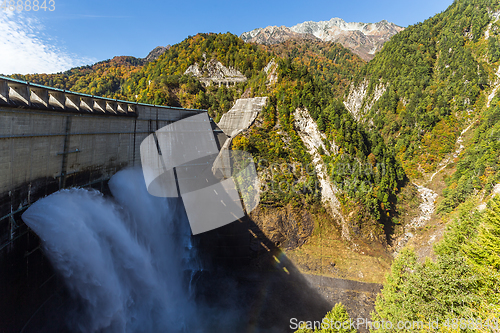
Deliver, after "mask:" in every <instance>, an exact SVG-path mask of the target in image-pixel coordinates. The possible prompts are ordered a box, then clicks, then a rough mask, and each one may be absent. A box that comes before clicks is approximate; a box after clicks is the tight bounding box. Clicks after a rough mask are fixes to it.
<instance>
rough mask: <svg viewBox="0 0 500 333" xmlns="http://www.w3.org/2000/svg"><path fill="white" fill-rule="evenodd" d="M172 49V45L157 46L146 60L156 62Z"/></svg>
mask: <svg viewBox="0 0 500 333" xmlns="http://www.w3.org/2000/svg"><path fill="white" fill-rule="evenodd" d="M169 48H170V45H167V46H157V47H155V48H154V49H153V50H152V51H151V52H149V54H148V55H147V57H146V58H144V60H145V61H147V62H149V61H154V60H156V59H158V58H159V57H160V56H161V55H162V54H163V53H165V51H167V50H168V49H169Z"/></svg>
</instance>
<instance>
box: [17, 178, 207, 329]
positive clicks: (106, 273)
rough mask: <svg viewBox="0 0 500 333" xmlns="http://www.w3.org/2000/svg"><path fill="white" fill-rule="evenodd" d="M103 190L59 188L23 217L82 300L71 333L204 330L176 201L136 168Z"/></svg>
mask: <svg viewBox="0 0 500 333" xmlns="http://www.w3.org/2000/svg"><path fill="white" fill-rule="evenodd" d="M109 188H110V190H111V192H112V195H113V196H112V197H104V196H103V194H102V193H100V192H98V191H95V190H87V189H77V188H74V189H65V190H61V191H59V192H56V193H54V194H52V195H50V196H47V197H45V198H43V199H41V200H39V201H37V202H36V203H34V204H33V205H32V206H31V207H30V208H29V209H28V210H27V211H26V212H25V213H24V214H23V216H22V218H23V220H24V221H25V223H26V224H27V225H28V226H29V227H30V228H31V229H32V230H33V231H34V232H36V234H37V235H38V236H39V237H40V239H41V242H42V247H43V250H44V252H45V254H46V256H47V257H48V258H49V260H50V261H51V262H52V264H53V266H54V268H55V269H56V271H57V272H58V273H59V274H60V275H61V276H62V277H63V279H64V281H65V284H66V286H67V288H68V290H69V292H70V293H71V295H72V296H73V298H74V299H76V300H78V301H79V303H80V304H81V306H80V307H79V308H80V310H79V311H80V312H79V313H78V314H75V315H74V316H72V318H73V319H72V320H71V322H70V323H68V325H70V329H71V331H80V332H203V331H204V328H203V326H204V325H205V324H206V323H203V320H201V319H200V316H199V314H200V312H199V309H198V308H197V305H196V303H195V300H194V295H193V291H192V288H193V286H192V283H193V281H195V280H196V279H197V277H196V273H197V271H199V270H200V269H201V266H200V263H199V262H198V260H197V255H196V246H194V245H193V243H192V240H191V231H190V228H189V223H188V221H187V217H186V216H185V212H184V209H183V206H182V204H181V203H180V201H179V200H178V199H172V198H170V199H169V198H157V197H153V196H151V195H150V194H148V192H147V190H146V187H145V182H144V178H143V176H142V172H141V171H140V170H137V169H127V170H123V171H120V172H118V173H117V174H115V175H114V176H113V177H112V178H111V180H110V181H109ZM204 312H206V311H204Z"/></svg>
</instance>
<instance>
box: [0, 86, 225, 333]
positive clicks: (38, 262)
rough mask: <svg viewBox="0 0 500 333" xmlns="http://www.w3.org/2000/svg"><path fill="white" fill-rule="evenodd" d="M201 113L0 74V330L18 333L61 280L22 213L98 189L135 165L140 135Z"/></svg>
mask: <svg viewBox="0 0 500 333" xmlns="http://www.w3.org/2000/svg"><path fill="white" fill-rule="evenodd" d="M200 113H206V110H196V109H183V108H175V107H165V106H158V105H149V104H141V103H132V102H127V101H120V100H115V99H108V98H101V97H97V96H91V95H85V94H79V93H74V92H71V91H65V90H60V89H55V88H51V87H46V86H41V85H37V84H33V83H28V82H24V81H19V80H14V79H11V78H6V77H0V272H1V273H0V332H16V331H21V329H22V328H23V325H25V323H26V322H28V321H29V320H30V318H31V317H32V316H33V315H34V314H35V313H36V312H37V311H40V306H41V305H42V304H44V302H46V301H47V300H48V299H49V297H50V296H51V295H52V294H53V292H54V290H56V289H58V288H59V287H60V286H61V281H58V278H57V276H55V275H54V272H53V269H52V267H51V265H50V264H49V263H48V261H47V259H46V258H45V256H44V255H43V254H42V253H41V251H40V241H39V239H38V237H37V236H36V235H35V234H34V233H33V232H32V231H31V230H30V229H29V228H28V227H27V226H26V225H25V224H24V223H23V221H22V219H21V218H20V216H21V214H22V213H23V212H24V211H25V210H26V209H27V208H28V207H30V205H31V204H33V203H34V202H35V201H37V200H38V199H40V198H43V197H45V196H47V195H49V194H51V193H54V192H56V191H58V190H60V189H63V188H70V187H92V188H95V189H98V190H101V191H104V192H105V191H106V188H107V182H108V180H109V179H110V178H111V176H113V175H114V174H115V173H116V172H118V171H119V170H121V169H123V168H125V167H129V166H140V162H141V158H140V153H139V152H140V144H141V142H142V140H143V139H144V138H146V137H147V136H148V135H150V134H151V133H153V132H154V131H156V130H158V129H160V128H162V127H163V126H166V125H168V124H170V123H173V122H175V121H178V120H180V119H183V118H186V117H189V116H193V115H196V114H200ZM212 127H213V128H214V139H218V138H220V139H221V140H224V136H223V134H222V133H220V132H218V130H217V127H216V125H215V124H214V123H213V122H212ZM217 144H218V145H219V143H217ZM16 305H17V306H16ZM21 306H22V309H21V308H20V307H21Z"/></svg>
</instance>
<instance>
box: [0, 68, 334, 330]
mask: <svg viewBox="0 0 500 333" xmlns="http://www.w3.org/2000/svg"><path fill="white" fill-rule="evenodd" d="M265 102H266V100H265V98H259V99H256V101H255V103H256V105H264V104H265ZM240 109H241V110H240ZM238 110H240V111H238ZM232 111H235V112H229V113H228V114H227V116H226V118H225V119H224V121H221V124H220V125H221V128H223V127H227V129H228V130H229V131H230V132H231V133H230V134H229V135H227V136H226V134H224V132H223V131H222V130H221V129H220V128H219V126H218V125H217V124H215V123H213V121H211V127H212V131H213V134H214V136H213V140H214V141H215V143H216V144H217V148H218V149H219V150H221V149H228V147H229V145H230V141H231V138H232V137H233V136H235V135H237V132H238V126H237V125H235V123H237V122H241V123H245V124H246V126H249V125H250V124H251V123H252V122H253V121H254V120H255V118H256V117H257V114H258V112H257V111H256V109H255V105H252V102H251V101H238V102H237V103H236V104H235V107H234V110H232ZM206 112H207V111H205V110H195V109H183V108H175V107H166V106H158V105H148V104H141V103H133V102H127V101H121V100H115V99H108V98H102V97H97V96H90V95H85V94H79V93H75V92H71V91H65V90H60V89H55V88H51V87H46V86H41V85H37V84H33V83H28V82H24V81H18V80H14V79H11V78H5V77H0V333H4V332H5V333H7V332H74V331H81V332H237V331H243V330H245V328H252V329H254V331H256V332H261V331H263V332H264V331H265V332H287V331H291V330H290V329H289V320H290V318H301V319H317V320H320V319H321V318H322V317H323V316H324V314H325V313H326V312H327V311H329V310H331V308H332V306H333V305H334V303H332V301H333V299H331V298H330V299H328V300H327V299H326V298H324V294H323V293H321V292H319V291H318V290H319V289H321V288H322V289H323V290H326V289H325V288H324V287H323V283H324V282H323V281H327V280H326V279H325V280H324V279H320V280H318V279H312V280H311V279H310V278H307V277H305V276H303V275H302V274H301V273H300V271H299V270H298V269H297V268H296V267H295V266H294V265H293V263H292V262H291V261H290V260H288V259H287V258H286V256H285V255H284V254H283V253H282V252H281V250H280V249H279V248H277V247H276V246H275V245H274V244H273V243H272V242H271V241H270V240H269V239H267V238H266V236H265V235H264V233H263V232H262V231H261V230H260V229H259V227H258V226H257V225H256V224H255V223H254V222H253V221H252V220H251V218H250V217H248V216H245V217H244V218H241V219H239V220H237V221H235V222H233V223H231V224H228V225H225V226H223V227H220V228H218V229H215V230H212V231H209V232H205V233H203V234H200V235H195V236H193V235H191V233H190V231H189V228H187V229H186V227H185V225H186V223H184V222H186V221H185V220H186V213H185V212H184V209H183V203H182V200H181V201H175V200H170V201H168V200H167V201H155V200H154V199H151V198H149V196H148V194H147V192H145V191H142V190H137V189H134V188H132V187H127V186H125V185H124V184H126V183H134V182H136V183H137V184H139V183H141V184H142V182H143V180H140V178H141V177H142V176H140V172H137V170H135V171H133V170H134V169H129V168H128V167H136V169H137V168H140V166H141V156H140V145H141V142H142V141H143V140H144V139H145V138H146V137H148V136H149V135H150V134H153V133H154V132H155V131H157V130H158V129H160V128H162V127H164V126H166V125H169V124H172V123H174V122H176V121H179V120H182V119H185V118H187V117H190V116H193V115H199V114H200V113H206ZM235 126H236V127H235ZM226 132H227V130H226ZM127 170H128V171H127ZM130 170H132V171H130ZM138 175H139V176H138ZM138 179H139V180H138ZM78 188H87V189H95V190H98V191H100V192H102V193H104V197H105V198H107V197H109V198H111V199H109V200H108V199H106V200H108V201H106V202H104V203H103V202H102V200H101V199H98V198H97V199H96V197H95V195H93V194H92V193H94V192H90V191H84V190H78ZM65 189H70V190H65ZM71 189H73V190H71ZM61 190H62V191H61ZM141 191H142V192H141ZM51 194H53V195H51ZM49 195H50V196H49ZM58 200H59V201H58ZM103 200H104V199H103ZM40 202H44V203H43V204H40V205H38V207H39V208H40V207H41V208H43V209H44V211H45V212H47V214H48V215H50V214H52V215H54V216H55V217H54V218H53V219H52V220H50V221H49V220H46V221H49V222H50V223H52V225H51V227H52V228H54V229H53V230H56V231H57V233H54V232H51V230H42V232H40V230H33V229H31V228H29V227H28V226H27V225H26V224H25V223H24V222H23V219H22V218H21V215H22V214H24V213H25V212H27V211H29V210H30V207H35V206H36V205H37V204H38V203H40ZM140 204H141V205H143V206H144V207H149V208H148V209H145V208H144V207H142V208H141V207H139V206H140ZM158 204H159V206H158ZM164 206H168V207H164ZM116 207H119V209H118V210H120V211H124V212H127V213H126V214H123V216H122V215H119V216H118V215H116V211H117V208H116ZM47 214H45V215H47ZM113 214H114V215H113ZM31 215H33V214H31ZM35 215H36V214H35ZM38 215H39V216H36V217H37V218H40V219H45V218H46V216H42V215H43V214H38ZM84 215H85V216H84ZM87 215H88V216H87ZM125 215H127V216H129V220H134V221H135V222H137V223H139V222H141V223H144V224H143V225H141V226H136V227H134V228H135V229H134V228H129V227H124V226H123V225H121V223H122V221H121V219H124V216H125ZM57 216H59V220H57V219H56V217H57ZM84 218H87V220H86V222H85V223H87V225H86V226H85V227H88V226H89V225H92V227H93V228H98V229H99V230H100V232H103V233H104V234H105V235H104V236H96V235H95V234H96V233H95V232H89V233H87V234H84V233H80V232H78V233H77V232H74V231H72V230H71V228H69V229H64V230H63V229H58V228H59V227H60V226H59V225H58V224H60V222H61V221H63V220H70V219H75V220H82V219H84ZM129 222H130V221H129ZM135 222H134V223H135ZM153 222H154V223H156V224H154V223H153ZM50 223H49V224H50ZM183 223H184V224H183ZM30 225H31V224H30ZM128 229H134V230H133V232H132V231H131V230H128ZM173 229H175V230H174V231H172V230H173ZM103 230H104V231H103ZM96 237H97V238H96ZM98 237H101V238H98ZM61 240H63V241H64V242H65V245H66V246H67V247H68V248H67V250H68V251H70V252H61V253H64V255H61V253H56V255H60V256H59V258H56V259H54V257H51V256H50V253H47V249H48V247H47V246H44V244H46V243H47V242H50V241H54V242H58V241H61ZM96 241H99V242H106V243H107V245H106V249H107V251H108V252H107V253H108V255H109V258H107V259H106V258H97V257H95V255H93V254H94V253H95V247H88V248H86V245H85V244H93V243H92V242H94V243H95V242H96ZM44 242H45V243H44ZM95 244H97V243H95ZM174 245H175V246H174ZM57 250H60V249H57ZM101 250H102V249H101ZM71 251H73V252H71ZM68 253H70V254H71V258H70V257H68ZM75 258H79V259H78V261H79V262H78V261H77V262H76V263H75V262H73V263H71V262H70V261H71V260H75ZM278 258H279V259H278ZM57 260H59V261H57ZM106 260H108V261H106ZM61 262H62V263H63V264H64V265H67V266H65V267H64V268H63V269H62V270H61V267H60V266H58V265H59V264H61ZM148 262H152V263H154V264H153V265H152V266H144V265H145V263H146V264H147V263H148ZM121 263H123V265H122V264H121ZM121 266H123V267H121ZM96 267H100V268H99V269H97V268H96ZM148 267H149V268H148ZM108 270H109V271H108ZM68 274H69V275H71V274H72V275H74V276H73V278H72V279H68ZM92 274H93V275H92ZM91 275H92V276H93V277H94V278H95V279H102V280H99V281H98V283H97V285H99V288H97V287H95V286H94V287H95V288H93V289H92V290H91V291H89V289H82V286H81V284H80V285H78V284H77V283H75V281H74V280H75V279H74V277H78V276H81V277H82V279H85V276H91ZM112 277H114V278H116V279H117V280H116V281H115V280H113V279H112ZM80 280H81V279H80ZM80 280H79V281H80ZM117 281H118V282H117ZM124 281H125V282H124ZM131 281H132V282H131ZM318 281H320V282H318ZM332 281H333V280H332ZM80 283H81V281H80ZM332 283H333V282H332ZM335 283H336V282H335ZM318 286H320V287H321V288H319V289H318ZM85 287H86V288H87V287H88V285H86V286H85ZM178 290H182V292H178ZM79 293H80V294H79ZM82 293H90V294H91V296H92V297H90V296H89V298H86V297H80V296H81V294H82ZM335 293H336V292H335ZM335 293H334V294H335ZM123 295H126V296H127V297H125V298H123V297H124V296H123ZM178 299H182V300H180V301H178ZM92 300H94V301H95V302H94V303H95V304H94V303H93V302H92ZM96 304H97V305H96ZM108 313H113V315H112V316H111V315H110V316H108V315H107V314H108ZM110 318H111V319H110ZM70 321H71V323H72V324H71V325H70V324H68V323H69V322H70Z"/></svg>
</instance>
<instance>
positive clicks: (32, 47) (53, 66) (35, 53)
mask: <svg viewBox="0 0 500 333" xmlns="http://www.w3.org/2000/svg"><path fill="white" fill-rule="evenodd" d="M42 30H43V26H42V25H41V24H40V22H39V21H38V20H36V19H33V18H28V17H26V16H23V15H22V14H14V13H12V12H10V11H9V10H7V11H3V12H0V73H1V74H5V75H9V74H32V73H56V72H62V71H65V70H68V69H70V68H72V67H76V66H81V65H85V64H89V63H92V62H95V61H94V59H89V58H81V57H77V56H76V55H73V54H69V53H67V52H66V51H64V50H62V49H61V48H58V47H57V46H55V45H53V43H54V42H53V41H52V40H50V39H48V38H44V35H43V33H42Z"/></svg>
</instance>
